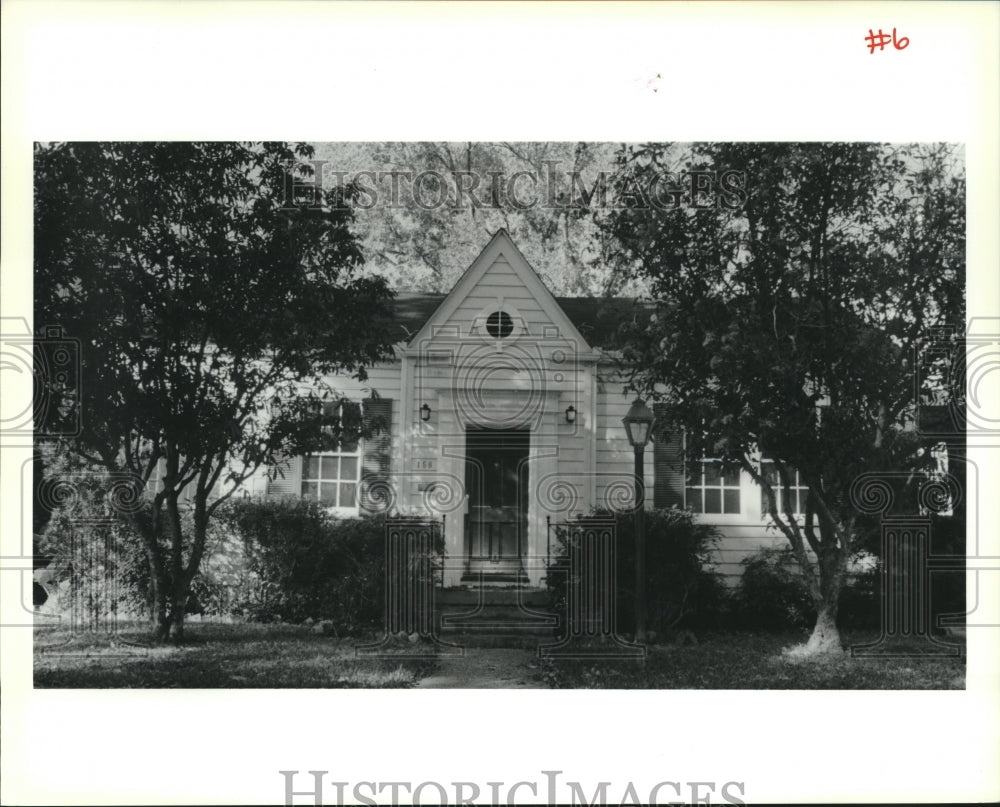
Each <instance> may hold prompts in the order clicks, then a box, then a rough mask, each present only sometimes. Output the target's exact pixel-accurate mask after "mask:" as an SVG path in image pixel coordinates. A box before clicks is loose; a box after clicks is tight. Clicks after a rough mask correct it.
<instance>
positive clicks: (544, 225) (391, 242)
mask: <svg viewBox="0 0 1000 807" xmlns="http://www.w3.org/2000/svg"><path fill="white" fill-rule="evenodd" d="M616 148H617V146H616V145H615V144H611V143H552V142H546V143H489V142H465V143H442V142H412V143H391V142H388V143H376V144H372V143H317V144H316V149H317V151H316V159H317V160H322V161H323V167H324V169H325V171H324V176H325V178H326V180H327V182H328V184H329V185H331V186H332V185H333V184H335V182H336V181H338V180H339V181H343V182H349V181H351V180H352V179H356V180H358V182H359V184H360V186H361V188H362V192H361V194H360V197H359V205H358V209H357V210H356V216H357V219H356V227H355V230H356V232H357V234H358V239H359V241H360V242H361V243H362V244H363V245H364V249H365V253H366V254H367V255H368V256H369V261H370V262H371V263H372V264H373V265H377V266H378V270H379V272H380V273H383V274H384V275H385V276H386V277H387V278H388V279H390V281H391V282H393V283H394V284H397V285H398V286H399V287H400V288H408V289H417V288H419V289H421V290H424V291H438V292H447V291H449V290H450V289H451V288H452V286H454V284H455V282H456V281H457V280H458V278H459V276H460V275H461V273H462V272H463V271H464V270H465V269H466V267H468V265H469V264H470V263H472V261H473V260H474V259H475V257H476V255H478V254H479V252H480V251H481V250H482V247H483V244H484V243H485V242H486V241H488V240H489V238H490V236H491V235H492V234H493V233H495V232H496V231H497V230H498V229H499V228H501V227H503V228H505V229H506V230H507V231H508V232H509V233H510V234H511V236H512V237H513V238H514V240H515V241H516V242H517V244H518V247H519V248H520V249H522V250H523V251H524V254H525V257H526V258H527V259H528V261H529V262H530V263H531V264H532V266H534V267H535V269H536V270H537V271H538V272H539V273H540V274H541V276H542V278H543V279H544V280H545V282H546V285H548V287H549V289H550V290H551V291H552V292H553V293H554V294H594V293H599V292H600V291H601V289H602V287H603V282H604V275H605V270H604V267H603V266H602V265H601V264H600V262H599V260H598V258H599V253H598V251H597V250H596V249H595V242H594V220H593V217H592V216H591V215H590V210H589V209H588V208H590V207H591V206H594V207H596V206H597V204H599V201H598V200H599V199H600V198H601V196H602V194H601V192H600V190H599V189H600V187H601V185H602V183H603V182H604V181H605V180H606V178H607V177H609V176H610V175H611V172H612V170H613V168H614V153H615V149H616ZM392 173H395V174H396V178H395V180H393V179H391V178H390V175H391V174H392ZM394 182H395V186H394ZM394 187H395V191H394V190H393V188H394ZM594 196H596V197H597V200H595V199H594V198H593V197H594Z"/></svg>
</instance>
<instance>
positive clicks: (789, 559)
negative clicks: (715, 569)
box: [733, 548, 816, 630]
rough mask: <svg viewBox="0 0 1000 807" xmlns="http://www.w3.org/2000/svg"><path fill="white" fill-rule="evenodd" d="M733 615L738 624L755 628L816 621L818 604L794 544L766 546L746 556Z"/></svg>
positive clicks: (779, 627) (780, 627) (788, 626)
mask: <svg viewBox="0 0 1000 807" xmlns="http://www.w3.org/2000/svg"><path fill="white" fill-rule="evenodd" d="M733 618H734V621H735V622H736V625H737V626H738V627H742V628H750V629H755V630H788V629H791V628H807V627H811V626H812V625H813V623H814V622H815V620H816V608H815V605H814V604H813V601H812V597H811V596H810V594H809V590H808V589H807V588H806V584H805V581H804V580H802V578H801V577H800V576H799V571H798V566H797V564H796V562H795V557H794V556H793V554H792V550H791V548H783V549H762V550H761V551H759V552H757V553H755V554H753V555H750V556H749V557H747V558H744V559H743V575H742V577H741V578H740V582H739V585H738V586H737V588H736V592H735V594H734V597H733Z"/></svg>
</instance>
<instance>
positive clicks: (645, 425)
mask: <svg viewBox="0 0 1000 807" xmlns="http://www.w3.org/2000/svg"><path fill="white" fill-rule="evenodd" d="M655 422H656V418H655V417H654V416H653V413H652V411H650V409H649V407H648V406H646V404H645V403H644V402H643V400H642V398H636V399H635V400H634V401H633V402H632V406H631V407H629V410H628V413H627V414H626V415H625V417H623V418H622V423H624V424H625V433H626V434H627V435H628V441H629V443H631V445H632V449H633V451H634V452H635V641H636V642H645V641H646V511H645V505H646V492H645V479H644V476H645V469H644V464H643V460H644V457H643V455H644V454H645V451H646V443H648V442H649V437H650V435H651V434H652V433H653V424H654V423H655Z"/></svg>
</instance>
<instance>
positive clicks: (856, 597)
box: [837, 564, 881, 629]
mask: <svg viewBox="0 0 1000 807" xmlns="http://www.w3.org/2000/svg"><path fill="white" fill-rule="evenodd" d="M880 574H881V573H880V568H879V566H878V565H877V564H876V565H874V566H873V567H872V568H870V569H865V570H864V571H862V572H858V573H856V574H853V575H851V576H850V577H849V578H848V579H847V581H846V582H845V584H844V587H843V589H841V592H840V604H839V605H838V608H837V622H838V623H839V624H840V625H841V626H842V627H845V628H866V629H872V628H878V627H879V622H880V621H881V603H880V600H879V595H880V591H881V581H880Z"/></svg>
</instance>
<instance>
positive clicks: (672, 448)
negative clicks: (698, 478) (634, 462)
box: [653, 404, 684, 508]
mask: <svg viewBox="0 0 1000 807" xmlns="http://www.w3.org/2000/svg"><path fill="white" fill-rule="evenodd" d="M653 413H654V414H655V415H656V423H655V424H654V427H653V507H657V508H665V507H674V506H677V507H683V506H684V433H683V431H682V430H681V429H680V428H679V427H678V428H675V427H674V426H673V425H671V424H670V423H668V422H667V420H666V418H665V416H664V407H663V405H662V404H654V405H653Z"/></svg>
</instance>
